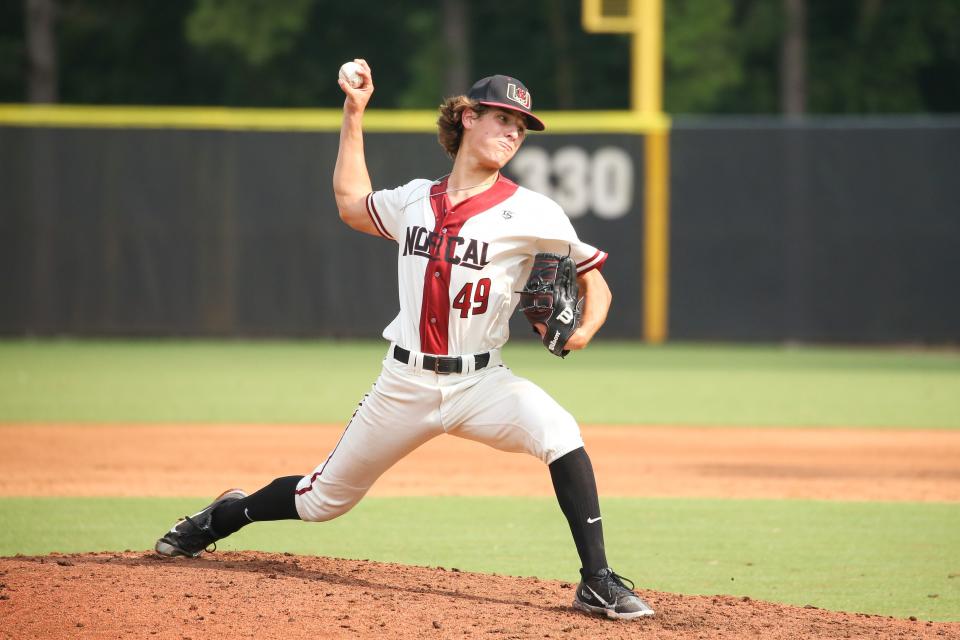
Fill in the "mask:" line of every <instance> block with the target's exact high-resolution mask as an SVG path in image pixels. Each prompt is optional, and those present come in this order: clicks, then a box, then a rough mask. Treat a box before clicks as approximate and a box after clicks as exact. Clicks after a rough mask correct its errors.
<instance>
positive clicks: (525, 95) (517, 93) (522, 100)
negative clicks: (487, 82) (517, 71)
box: [507, 82, 532, 109]
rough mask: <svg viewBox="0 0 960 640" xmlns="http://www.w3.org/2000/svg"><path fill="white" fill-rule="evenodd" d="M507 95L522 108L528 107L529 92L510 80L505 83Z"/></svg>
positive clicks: (529, 100) (529, 101)
mask: <svg viewBox="0 0 960 640" xmlns="http://www.w3.org/2000/svg"><path fill="white" fill-rule="evenodd" d="M507 97H508V98H510V99H511V100H513V101H514V102H516V103H517V104H519V105H521V106H523V108H524V109H529V108H530V103H531V102H532V100H531V99H530V92H529V91H527V90H526V89H525V88H523V87H518V86H517V85H515V84H513V83H512V82H510V83H508V84H507Z"/></svg>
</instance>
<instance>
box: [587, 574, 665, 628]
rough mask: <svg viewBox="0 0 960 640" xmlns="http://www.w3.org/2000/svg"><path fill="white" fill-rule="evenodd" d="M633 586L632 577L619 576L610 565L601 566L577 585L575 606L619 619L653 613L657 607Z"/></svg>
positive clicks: (648, 615)
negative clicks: (635, 591) (651, 606)
mask: <svg viewBox="0 0 960 640" xmlns="http://www.w3.org/2000/svg"><path fill="white" fill-rule="evenodd" d="M624 580H626V581H627V582H629V583H630V587H631V588H630V589H628V588H627V587H626V585H624V584H623V581H624ZM632 588H633V581H632V580H630V579H629V578H624V577H623V576H618V575H617V574H615V573H614V572H613V569H611V568H609V567H607V568H606V569H600V571H598V572H597V573H595V574H594V575H592V576H590V577H589V578H584V579H582V580H581V581H580V584H579V585H577V594H576V596H574V598H573V608H574V609H579V610H581V611H586V612H587V613H594V614H596V615H600V616H606V617H608V618H614V619H619V620H630V619H632V618H648V617H650V616H652V615H653V613H654V611H653V609H651V608H650V605H648V604H647V603H646V602H644V601H643V600H641V599H640V596H638V595H637V594H636V593H634V592H633V591H632Z"/></svg>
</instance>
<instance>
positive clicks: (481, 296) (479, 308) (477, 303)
mask: <svg viewBox="0 0 960 640" xmlns="http://www.w3.org/2000/svg"><path fill="white" fill-rule="evenodd" d="M471 294H472V295H471ZM489 301H490V278H480V279H479V280H478V281H477V286H476V288H474V286H473V283H472V282H468V283H467V284H465V285H463V289H460V293H458V294H457V295H456V297H455V298H454V299H453V305H452V306H453V308H454V309H459V310H460V317H461V318H466V317H467V316H469V315H470V313H471V312H473V315H475V316H478V315H480V314H481V313H486V312H487V303H488V302H489Z"/></svg>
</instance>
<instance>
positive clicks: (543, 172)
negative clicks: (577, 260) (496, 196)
mask: <svg viewBox="0 0 960 640" xmlns="http://www.w3.org/2000/svg"><path fill="white" fill-rule="evenodd" d="M510 169H511V170H512V171H513V173H514V174H516V176H517V179H518V180H519V182H520V184H522V185H523V186H525V187H527V188H529V189H533V190H534V191H539V192H540V193H543V194H545V195H548V196H550V197H551V198H553V199H554V200H556V201H557V203H558V204H559V205H560V206H561V207H563V210H564V211H566V212H567V215H568V216H570V217H571V218H580V217H583V216H584V215H586V214H587V212H592V213H593V214H594V215H595V216H597V217H598V218H603V219H606V220H613V219H615V218H621V217H623V216H625V215H627V213H628V212H629V211H630V209H632V208H633V158H631V157H630V154H628V153H627V152H626V151H624V150H623V149H621V148H619V147H600V148H599V149H597V150H595V151H593V152H592V153H590V152H588V151H586V150H585V149H583V148H582V147H574V146H569V147H561V148H559V149H556V150H554V151H552V152H551V151H547V150H546V149H543V148H541V147H525V148H523V149H521V150H520V151H519V152H517V155H516V157H515V158H514V159H513V162H511V163H510Z"/></svg>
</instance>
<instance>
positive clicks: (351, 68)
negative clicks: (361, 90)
mask: <svg viewBox="0 0 960 640" xmlns="http://www.w3.org/2000/svg"><path fill="white" fill-rule="evenodd" d="M340 77H341V78H343V81H344V82H346V83H347V84H348V85H350V86H351V87H353V88H354V89H356V88H357V87H359V86H360V85H361V84H363V78H361V77H360V65H359V64H357V63H356V62H353V61H351V62H344V63H343V64H342V65H340Z"/></svg>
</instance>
